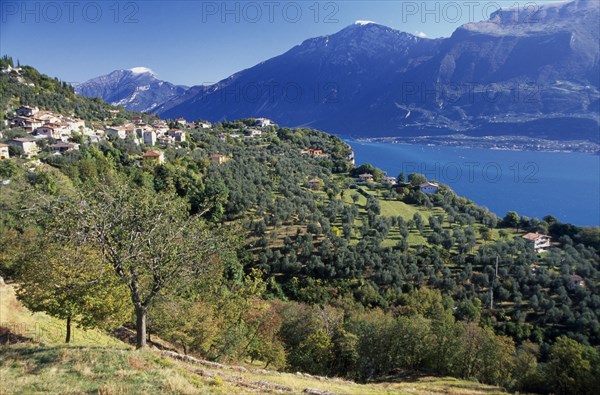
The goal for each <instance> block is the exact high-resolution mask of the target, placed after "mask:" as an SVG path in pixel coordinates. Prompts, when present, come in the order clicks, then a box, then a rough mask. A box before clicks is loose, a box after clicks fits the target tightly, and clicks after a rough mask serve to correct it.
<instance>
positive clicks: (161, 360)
mask: <svg viewBox="0 0 600 395" xmlns="http://www.w3.org/2000/svg"><path fill="white" fill-rule="evenodd" d="M0 326H3V327H5V328H11V331H13V332H15V331H16V332H18V333H19V334H21V335H23V336H26V337H30V338H34V342H30V343H19V344H12V345H2V346H0V377H1V380H0V394H36V393H53V394H58V393H61V394H62V393H71V394H83V393H87V394H107V395H108V394H153V393H171V394H246V393H261V394H262V393H288V394H299V393H302V392H303V391H304V390H305V389H307V388H312V389H318V390H320V391H327V392H328V393H335V394H356V395H363V394H364V395H369V394H490V395H493V394H501V393H502V391H500V390H499V389H498V388H494V387H489V386H484V385H480V384H477V383H472V382H468V381H463V380H456V379H452V378H434V377H421V378H418V379H411V380H404V381H401V380H397V379H396V380H395V379H390V380H389V381H387V382H382V383H373V384H366V385H363V384H356V383H353V382H350V381H345V380H341V379H326V378H318V377H312V376H309V375H304V374H300V373H297V374H293V373H279V372H272V371H266V370H262V369H252V368H242V367H233V366H226V365H218V364H214V363H207V362H203V361H195V362H193V361H192V362H190V361H185V362H184V361H180V360H177V359H173V358H171V357H169V356H166V355H164V354H160V353H159V352H157V351H153V350H144V351H135V350H134V349H132V348H131V347H130V346H128V345H126V344H124V343H122V342H120V341H119V340H116V339H114V338H112V337H110V336H108V335H106V334H103V333H101V332H100V331H80V330H76V331H75V340H74V343H73V344H71V345H65V344H63V343H62V339H63V336H64V328H62V326H63V325H62V322H60V321H58V320H55V319H53V318H51V317H48V316H47V315H45V314H42V313H35V314H31V313H30V312H29V311H28V310H27V309H25V308H24V307H23V306H22V305H21V304H20V303H19V302H18V301H17V300H16V299H15V296H14V286H12V285H8V286H4V287H0ZM28 328H29V329H28ZM30 328H34V329H33V330H31V329H30ZM19 331H20V332H19ZM34 335H35V336H34Z"/></svg>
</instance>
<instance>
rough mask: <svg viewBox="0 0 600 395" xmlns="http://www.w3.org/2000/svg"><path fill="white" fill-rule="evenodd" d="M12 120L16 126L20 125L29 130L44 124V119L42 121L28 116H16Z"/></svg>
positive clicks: (31, 130)
mask: <svg viewBox="0 0 600 395" xmlns="http://www.w3.org/2000/svg"><path fill="white" fill-rule="evenodd" d="M13 122H14V124H15V125H16V126H20V127H22V128H23V129H25V130H28V131H30V132H33V131H34V130H35V129H37V128H39V127H40V126H42V125H43V124H44V121H42V120H41V119H36V118H29V117H16V118H15V119H14V120H13Z"/></svg>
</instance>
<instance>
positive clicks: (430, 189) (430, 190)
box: [419, 181, 440, 195]
mask: <svg viewBox="0 0 600 395" xmlns="http://www.w3.org/2000/svg"><path fill="white" fill-rule="evenodd" d="M419 189H420V190H421V192H423V193H424V194H426V195H431V194H434V193H437V191H439V189H440V186H439V185H438V184H434V183H432V182H429V181H425V182H422V183H421V184H419Z"/></svg>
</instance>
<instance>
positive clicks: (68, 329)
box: [65, 316, 71, 343]
mask: <svg viewBox="0 0 600 395" xmlns="http://www.w3.org/2000/svg"><path fill="white" fill-rule="evenodd" d="M70 342H71V316H68V317H67V336H66V337H65V343H70Z"/></svg>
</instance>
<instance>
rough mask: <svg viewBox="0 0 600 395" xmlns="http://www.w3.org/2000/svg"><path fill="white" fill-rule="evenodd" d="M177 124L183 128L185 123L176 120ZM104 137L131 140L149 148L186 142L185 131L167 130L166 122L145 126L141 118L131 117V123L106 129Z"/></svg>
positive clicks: (177, 129) (158, 121)
mask: <svg viewBox="0 0 600 395" xmlns="http://www.w3.org/2000/svg"><path fill="white" fill-rule="evenodd" d="M177 124H179V125H181V126H184V125H186V124H187V122H185V120H182V121H179V120H178V121H177ZM105 135H106V136H110V137H112V138H115V139H117V138H118V139H126V138H131V139H132V140H133V141H134V142H135V143H137V144H145V145H149V146H155V145H157V144H161V145H166V144H173V143H182V142H184V141H185V140H186V134H185V130H182V129H179V128H169V125H168V124H167V122H165V121H162V120H156V121H154V122H153V123H152V124H147V123H145V122H144V121H143V120H142V119H141V117H133V119H132V122H130V123H127V124H125V125H121V126H111V127H109V128H107V129H106V131H105Z"/></svg>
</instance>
